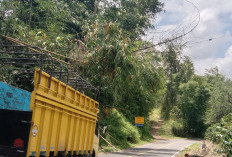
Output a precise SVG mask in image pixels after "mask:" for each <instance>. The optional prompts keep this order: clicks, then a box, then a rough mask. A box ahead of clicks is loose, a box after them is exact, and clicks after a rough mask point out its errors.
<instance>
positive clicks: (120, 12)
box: [101, 0, 163, 38]
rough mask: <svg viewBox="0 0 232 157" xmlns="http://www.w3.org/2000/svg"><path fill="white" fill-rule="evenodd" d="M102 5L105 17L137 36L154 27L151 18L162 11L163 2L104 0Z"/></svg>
mask: <svg viewBox="0 0 232 157" xmlns="http://www.w3.org/2000/svg"><path fill="white" fill-rule="evenodd" d="M101 7H102V8H103V9H102V12H101V13H102V14H103V18H104V19H106V20H107V21H108V22H109V21H116V22H117V23H119V26H120V27H121V28H122V29H124V30H126V34H127V36H129V37H131V38H136V37H138V35H140V34H143V33H144V30H145V29H147V28H149V27H152V21H151V20H150V19H151V18H154V17H155V16H156V14H157V13H158V12H160V11H162V8H163V4H162V3H160V2H159V1H158V0H138V1H135V0H114V1H107V0H104V1H102V4H101Z"/></svg>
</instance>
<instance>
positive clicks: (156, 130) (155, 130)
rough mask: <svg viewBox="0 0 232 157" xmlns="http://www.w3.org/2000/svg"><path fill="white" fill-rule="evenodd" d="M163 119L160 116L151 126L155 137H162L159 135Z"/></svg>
mask: <svg viewBox="0 0 232 157" xmlns="http://www.w3.org/2000/svg"><path fill="white" fill-rule="evenodd" d="M162 124H163V121H162V120H161V119H160V118H159V119H158V121H157V122H153V124H152V127H151V134H152V136H153V137H154V138H155V139H162V138H161V137H160V135H159V129H160V128H161V126H162Z"/></svg>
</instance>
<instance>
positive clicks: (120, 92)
mask: <svg viewBox="0 0 232 157" xmlns="http://www.w3.org/2000/svg"><path fill="white" fill-rule="evenodd" d="M162 8H163V4H162V3H160V2H159V1H158V0H137V1H135V0H114V1H107V0H101V1H97V0H76V1H73V0H51V1H46V0H22V1H19V0H2V1H0V12H1V14H0V33H1V34H3V35H8V36H11V37H14V38H17V39H19V40H22V41H25V42H28V43H31V44H33V45H37V46H41V47H42V48H45V49H47V50H51V51H54V52H57V53H60V54H63V55H66V56H68V57H70V58H73V59H77V60H81V61H83V62H78V61H77V62H75V63H73V67H74V68H76V69H77V70H78V71H79V73H80V75H82V76H83V77H84V78H85V79H87V80H88V81H90V82H91V83H92V84H93V85H94V86H96V87H97V88H99V91H100V93H99V95H98V97H97V100H98V101H99V102H100V104H101V105H100V106H101V108H100V110H101V112H100V115H99V116H100V119H101V120H100V125H101V126H108V133H110V134H111V135H112V136H113V137H115V138H116V139H117V140H119V141H123V142H122V143H123V145H129V144H130V143H137V142H138V141H139V140H140V139H146V138H148V137H151V136H150V122H149V121H148V117H149V113H150V112H151V111H152V109H154V108H155V107H159V106H160V107H161V113H162V117H163V118H164V119H165V120H169V119H172V120H174V121H175V123H176V124H178V125H173V127H172V131H173V133H174V134H176V135H181V136H191V137H202V136H204V132H205V130H206V129H207V127H209V126H211V125H212V124H215V123H217V122H220V120H221V118H222V117H223V116H226V115H228V114H229V113H231V112H232V104H231V103H230V102H228V101H227V95H228V93H230V92H231V91H232V81H231V80H229V79H226V78H225V76H223V75H222V74H220V73H219V72H218V69H217V68H214V69H211V70H208V71H207V73H206V75H205V76H198V75H196V74H194V68H193V63H192V61H191V59H190V58H189V57H187V56H184V55H183V54H182V49H183V47H181V46H179V45H175V44H173V43H166V46H165V47H166V48H165V49H163V50H156V49H149V50H146V51H142V52H139V53H135V52H134V50H137V49H138V48H139V45H141V43H145V42H146V41H143V38H142V37H143V35H144V33H145V31H146V30H147V29H151V28H154V20H151V19H155V17H156V15H157V13H159V12H161V11H162ZM146 44H149V43H148V42H146ZM150 44H151V43H150ZM1 70H2V69H1ZM3 74H4V71H2V72H1V75H3ZM0 78H2V77H0ZM113 108H115V109H113ZM116 109H118V110H116ZM135 116H144V117H145V126H144V127H142V128H137V127H135V126H133V120H134V117H135ZM218 125H219V124H218ZM220 125H224V124H220ZM222 127H224V126H222ZM226 127H227V126H226ZM213 128H214V126H213V127H211V128H210V129H213ZM227 129H228V127H227ZM223 133H224V132H223ZM210 136H211V137H213V136H214V135H210ZM228 136H229V135H228ZM223 137H224V136H223ZM106 138H107V139H108V140H109V141H111V142H112V143H113V144H115V145H118V144H119V143H118V142H117V141H116V140H114V139H112V138H110V137H109V136H108V137H106ZM225 138H227V135H225ZM230 139H231V137H230ZM220 141H221V139H220ZM218 142H219V141H218ZM103 144H104V143H103ZM120 144H121V143H120ZM227 146H228V145H227ZM227 146H226V147H227ZM228 147H229V148H231V141H230V145H229V146H228ZM222 148H223V150H225V151H226V149H224V147H222ZM225 151H224V152H225Z"/></svg>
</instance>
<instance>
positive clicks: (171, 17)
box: [156, 0, 232, 78]
mask: <svg viewBox="0 0 232 157" xmlns="http://www.w3.org/2000/svg"><path fill="white" fill-rule="evenodd" d="M161 2H163V3H164V5H165V6H164V9H165V12H162V13H160V14H159V15H158V16H157V19H156V28H159V29H161V30H166V31H169V32H173V33H175V31H176V34H178V33H179V34H181V33H183V32H187V31H189V30H190V29H191V28H193V26H194V25H196V24H197V21H198V20H197V19H198V15H199V14H198V11H197V9H196V7H197V8H198V10H199V13H200V22H199V24H198V25H197V27H196V28H195V29H194V31H192V32H191V33H189V34H188V35H187V36H186V37H185V38H184V41H185V42H186V43H187V44H186V48H185V49H184V54H186V55H188V56H189V57H190V58H191V59H192V61H193V63H194V67H195V72H196V73H197V74H200V75H203V74H204V73H205V69H210V68H212V67H216V66H217V67H218V68H219V72H221V73H223V74H224V75H226V76H227V77H228V78H232V0H189V1H188V0H161ZM194 6H196V7H194ZM181 29H182V30H181ZM171 34H172V33H169V35H171ZM166 37H168V35H167V36H166ZM164 38H165V37H164ZM211 39H212V40H211Z"/></svg>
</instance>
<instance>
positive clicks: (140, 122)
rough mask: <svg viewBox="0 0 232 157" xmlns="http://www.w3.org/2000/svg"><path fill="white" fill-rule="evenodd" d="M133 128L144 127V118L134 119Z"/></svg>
mask: <svg viewBox="0 0 232 157" xmlns="http://www.w3.org/2000/svg"><path fill="white" fill-rule="evenodd" d="M135 126H144V117H135Z"/></svg>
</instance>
